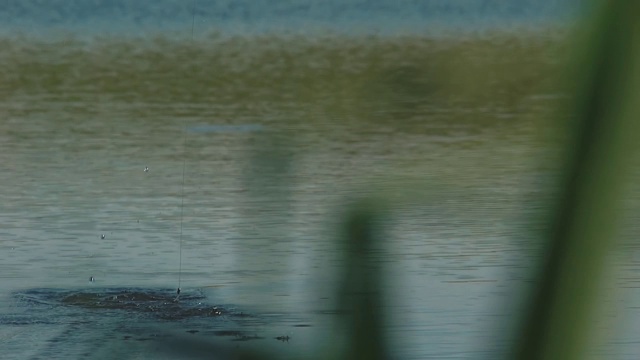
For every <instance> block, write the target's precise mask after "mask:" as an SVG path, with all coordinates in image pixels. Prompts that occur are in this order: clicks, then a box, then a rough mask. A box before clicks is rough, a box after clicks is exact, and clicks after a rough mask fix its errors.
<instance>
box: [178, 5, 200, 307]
mask: <svg viewBox="0 0 640 360" xmlns="http://www.w3.org/2000/svg"><path fill="white" fill-rule="evenodd" d="M195 24H196V0H193V6H192V8H191V42H192V43H193V30H194V28H195ZM186 123H187V119H186V118H185V119H184V121H183V129H182V190H181V194H180V197H181V203H180V255H179V258H180V260H179V263H178V290H176V294H177V295H176V300H178V298H179V297H180V285H181V283H182V229H183V223H184V178H185V170H186V168H187V124H186Z"/></svg>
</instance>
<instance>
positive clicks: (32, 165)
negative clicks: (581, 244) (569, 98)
mask: <svg viewBox="0 0 640 360" xmlns="http://www.w3.org/2000/svg"><path fill="white" fill-rule="evenodd" d="M563 41H564V35H559V34H554V33H549V32H540V33H534V34H531V33H526V34H504V33H500V34H493V35H483V36H479V37H472V36H470V37H467V38H444V39H443V38H438V39H433V38H429V37H426V36H417V35H411V36H398V37H393V36H382V37H371V36H353V37H349V36H343V35H316V36H285V35H283V36H266V35H265V36H262V37H261V36H249V37H247V36H230V37H229V36H222V35H220V34H216V33H212V34H210V35H207V36H201V37H200V39H198V40H197V41H193V42H192V41H189V40H185V39H176V38H172V37H164V36H156V37H154V36H142V37H122V36H117V37H103V38H99V37H98V38H93V39H89V40H87V39H78V38H76V37H73V36H69V37H65V38H57V39H55V40H42V39H41V38H38V39H36V38H30V37H18V36H16V37H11V36H9V37H5V38H2V39H0V42H1V43H2V44H1V45H2V48H3V49H4V50H3V51H2V52H1V53H0V184H2V185H1V186H0V349H1V350H2V356H3V358H5V359H44V358H60V359H68V358H114V357H118V358H132V359H142V358H150V359H151V358H153V359H155V358H163V357H162V356H167V357H169V355H167V354H165V353H164V352H162V350H158V349H157V348H158V344H159V343H163V342H166V341H169V339H174V338H181V337H185V336H186V337H188V339H197V340H202V341H213V342H217V343H220V344H222V345H223V346H228V347H231V348H234V347H239V348H245V347H246V348H249V349H267V350H269V351H273V352H275V353H276V354H278V356H279V357H281V358H290V359H293V358H300V357H307V356H311V355H314V354H317V352H318V351H322V350H323V349H324V348H325V347H327V346H330V345H331V342H332V341H333V337H332V336H331V335H330V334H332V333H333V330H334V329H335V328H339V321H340V317H339V316H338V315H339V308H340V307H339V305H340V304H338V303H337V298H336V278H337V277H338V276H340V274H341V270H342V269H343V268H344V266H345V265H344V264H343V263H342V262H341V261H340V259H341V257H340V248H341V246H340V242H339V239H340V228H339V226H340V224H341V222H342V221H343V220H344V219H343V217H344V207H345V206H346V205H348V204H349V202H350V201H351V200H352V199H354V198H358V197H367V196H373V195H379V193H380V191H384V192H385V193H391V194H393V193H411V189H408V188H407V187H405V186H404V185H402V184H403V183H402V182H401V180H402V179H412V181H413V183H414V184H415V183H416V182H417V183H418V184H420V186H421V192H422V193H423V194H424V193H426V194H427V196H426V198H427V199H425V201H420V202H419V203H420V204H421V205H415V204H414V205H411V206H409V205H406V206H403V205H399V206H397V207H395V208H394V209H393V211H392V214H393V216H392V218H391V219H389V220H388V224H387V225H388V232H387V238H385V239H384V242H383V243H384V246H385V251H384V252H383V253H381V254H380V256H379V259H378V260H379V262H380V264H381V265H382V266H384V268H385V273H386V277H385V280H386V282H385V286H384V289H385V291H386V293H387V294H388V296H387V298H386V301H387V306H386V307H385V308H384V309H381V313H382V312H384V313H385V314H386V315H387V317H388V326H387V328H386V331H387V333H388V334H389V336H390V341H391V344H392V346H393V354H394V357H395V358H402V359H425V358H433V359H463V358H473V359H476V358H482V357H485V358H488V357H492V358H493V357H494V356H496V354H501V353H503V352H504V351H505V350H506V349H508V345H509V342H510V340H511V339H512V336H513V333H512V332H511V331H510V329H511V327H510V326H511V325H513V322H514V321H515V320H516V318H515V314H516V309H517V308H518V304H517V301H515V300H514V299H517V298H518V296H519V295H518V294H519V291H520V290H521V286H522V285H526V284H528V283H529V280H530V279H531V278H532V276H531V274H530V273H529V272H528V269H530V268H531V267H532V265H533V264H535V263H536V260H538V259H539V257H538V255H539V251H540V248H541V247H540V246H539V245H538V244H537V243H536V242H535V240H534V237H533V235H532V233H531V231H532V230H539V229H540V228H541V226H542V225H541V224H540V222H539V221H537V222H536V221H535V220H536V219H537V218H538V217H539V216H540V215H541V214H542V209H543V206H544V205H545V202H544V200H545V199H549V198H550V195H549V190H550V188H549V187H548V186H549V184H552V182H551V181H550V180H552V179H553V177H552V174H553V173H554V170H555V169H556V168H557V165H556V163H555V162H554V161H556V160H557V154H556V153H557V151H556V148H555V147H554V146H553V145H551V143H552V142H551V141H546V140H542V139H546V137H545V136H546V135H548V134H546V133H545V132H544V131H543V130H541V129H544V127H545V126H548V124H550V123H553V122H552V121H549V119H553V118H554V117H555V116H556V115H557V114H556V111H555V109H556V107H557V106H560V105H562V104H564V99H565V98H566V93H564V92H563V90H562V87H561V86H559V85H558V84H557V83H556V80H557V78H556V75H557V74H558V71H559V69H560V68H561V65H559V63H561V62H562V61H561V60H559V59H560V57H561V56H562V51H561V46H560V45H559V44H561V43H562V42H563ZM559 121H561V120H559ZM541 134H543V135H541ZM145 168H148V171H145ZM632 202H633V201H632ZM634 203H635V202H634ZM103 234H104V238H102V236H101V235H103ZM631 250H633V249H631ZM634 257H635V255H634V251H629V252H626V253H625V255H624V256H621V258H622V260H621V263H622V264H624V265H623V266H622V268H623V270H622V274H623V275H619V276H618V277H617V278H616V279H617V281H615V283H616V284H622V285H624V287H626V288H627V289H626V290H625V291H626V292H627V293H628V294H627V295H629V296H630V297H631V298H635V299H637V298H638V296H637V295H638V291H637V286H638V281H639V280H640V279H639V278H638V275H637V272H636V271H635V270H636V266H635V265H634ZM90 277H94V279H95V281H93V282H90V281H89V279H90ZM178 282H180V284H179V286H180V287H181V288H182V290H183V295H182V296H183V298H184V299H185V300H183V302H182V304H184V306H185V308H189V309H191V310H192V309H194V308H199V309H200V308H201V309H207V310H206V311H209V310H210V309H213V308H216V309H220V314H217V313H215V314H213V313H207V314H208V315H203V313H188V314H192V315H193V316H192V315H188V316H187V315H185V314H187V312H180V311H183V309H180V310H179V312H178V313H179V314H182V315H175V316H168V317H167V316H164V317H163V316H155V315H154V314H156V312H154V311H152V310H153V309H151V310H149V306H156V305H157V306H164V305H158V304H160V303H164V302H165V300H166V299H169V300H170V299H171V298H172V297H173V296H174V295H173V294H174V292H175V290H176V288H177V287H178ZM132 291H134V292H139V293H144V294H156V295H154V296H159V297H158V298H157V299H160V300H158V301H160V303H158V304H156V303H146V305H145V306H147V310H149V311H146V310H145V311H142V310H141V309H140V308H139V307H136V306H132V307H131V308H126V306H123V307H124V308H119V307H117V306H115V307H113V308H112V307H109V306H88V305H87V306H75V305H78V303H73V302H72V301H71V300H68V299H67V300H66V301H63V300H62V299H63V298H65V297H66V296H71V295H74V294H76V295H77V294H81V296H85V297H86V298H87V299H98V298H100V299H102V300H95V301H94V300H91V301H94V302H93V304H97V303H98V302H100V304H103V305H104V302H105V301H109V299H112V298H113V296H116V297H117V296H121V297H120V299H122V296H128V295H126V294H128V292H132ZM76 295H74V296H76ZM136 296H137V295H136ZM72 299H78V298H77V297H75V298H72ZM113 299H115V298H113ZM157 299H156V298H154V300H153V301H156V300H157ZM162 299H165V300H162ZM188 299H191V300H188ZM169 300H167V301H166V302H167V303H169V302H170V301H169ZM91 301H89V302H91ZM150 301H151V300H150ZM189 301H191V302H189ZM616 301H617V300H616ZM149 304H150V305H149ZM615 304H620V305H616V306H619V307H620V308H621V309H623V310H624V314H625V317H626V318H627V321H626V322H624V324H623V325H620V324H619V321H618V320H616V318H615V317H613V318H614V321H613V322H612V323H613V325H603V328H604V329H605V330H606V333H609V332H611V331H613V330H611V331H609V330H608V329H609V328H611V329H618V328H622V329H626V331H627V332H626V333H622V332H621V331H620V330H617V332H614V333H615V335H613V336H612V337H611V338H610V339H605V341H604V343H605V344H604V345H599V346H594V348H597V349H596V350H594V351H595V353H596V354H606V356H607V357H608V358H611V357H616V356H617V357H618V358H621V359H622V358H624V359H627V358H628V359H632V358H634V357H633V354H637V353H638V351H639V350H640V344H639V343H638V341H637V339H636V338H634V337H633V336H632V335H633V334H634V333H637V330H638V324H640V322H639V321H638V320H639V319H638V311H637V307H635V306H634V305H633V302H616V303H615ZM614 307H615V306H614ZM191 310H190V311H191ZM176 311H178V310H176ZM184 311H186V310H184ZM203 311H204V310H203ZM216 311H217V310H216ZM159 313H160V314H162V312H161V311H160V312H159ZM171 314H175V313H171ZM212 314H213V315H212ZM634 329H635V331H634ZM282 336H288V337H290V338H289V339H288V341H279V340H278V339H276V338H277V337H282ZM163 354H164V355H163ZM169 358H170V357H169Z"/></svg>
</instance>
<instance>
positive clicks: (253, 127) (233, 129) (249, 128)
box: [187, 124, 264, 134]
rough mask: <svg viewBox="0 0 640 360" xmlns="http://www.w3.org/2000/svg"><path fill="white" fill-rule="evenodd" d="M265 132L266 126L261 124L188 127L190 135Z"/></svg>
mask: <svg viewBox="0 0 640 360" xmlns="http://www.w3.org/2000/svg"><path fill="white" fill-rule="evenodd" d="M263 130H264V126H262V125H260V124H245V125H196V126H190V127H187V132H190V133H200V134H206V133H218V134H234V133H252V132H261V131H263Z"/></svg>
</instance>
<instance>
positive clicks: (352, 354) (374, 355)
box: [340, 202, 388, 360]
mask: <svg viewBox="0 0 640 360" xmlns="http://www.w3.org/2000/svg"><path fill="white" fill-rule="evenodd" d="M378 216H379V212H378V211H376V207H375V206H374V204H372V203H366V202H363V203H361V204H359V205H358V206H356V207H355V208H354V209H353V210H352V212H351V213H350V214H349V216H348V219H347V223H346V229H345V230H346V239H345V240H346V241H347V244H346V247H347V257H346V264H345V277H344V279H343V283H342V284H341V285H342V288H341V289H340V291H341V294H340V295H341V296H340V303H341V304H344V306H346V310H347V318H348V321H349V324H348V325H347V328H348V329H349V330H348V331H349V333H348V335H347V341H348V343H347V346H348V349H347V350H346V351H347V352H346V354H345V355H346V356H345V358H346V359H369V360H375V359H386V358H388V356H387V355H388V353H387V344H386V343H385V336H384V333H383V319H384V316H385V314H383V313H382V309H384V307H383V306H382V294H381V288H382V286H381V276H380V275H381V269H380V261H379V260H376V259H375V258H374V257H373V254H374V247H375V244H376V243H375V240H376V238H378V237H379V236H376V226H375V224H376V220H377V218H378Z"/></svg>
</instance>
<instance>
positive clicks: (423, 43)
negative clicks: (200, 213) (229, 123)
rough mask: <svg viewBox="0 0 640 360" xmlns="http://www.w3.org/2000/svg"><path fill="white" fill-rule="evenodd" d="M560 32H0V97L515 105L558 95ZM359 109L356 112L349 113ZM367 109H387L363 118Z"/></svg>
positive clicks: (401, 107)
mask: <svg viewBox="0 0 640 360" xmlns="http://www.w3.org/2000/svg"><path fill="white" fill-rule="evenodd" d="M563 39H564V38H563V36H560V35H558V34H555V35H554V33H553V32H551V31H549V33H547V32H540V33H531V34H514V33H508V32H504V33H501V32H498V33H489V34H480V35H477V36H472V35H469V37H467V38H447V37H443V38H429V37H420V36H398V37H375V36H371V37H363V36H354V37H345V36H330V35H327V36H320V37H302V36H284V35H283V36H275V35H274V36H269V37H267V36H265V37H252V38H247V37H223V36H221V35H216V34H212V35H211V36H209V37H207V38H206V39H205V40H198V41H196V42H191V41H186V40H184V39H174V38H169V37H162V36H157V37H154V38H146V37H145V38H133V37H132V38H117V37H114V38H96V39H93V40H79V39H75V38H73V37H70V38H66V39H65V38H63V39H59V40H52V41H49V42H42V41H38V40H35V39H33V38H29V37H13V38H4V39H0V46H1V47H2V48H3V52H2V55H0V96H3V97H13V96H18V95H26V94H43V95H45V94H46V95H47V96H49V97H52V96H55V97H57V99H59V100H68V101H73V100H74V99H80V98H81V99H86V98H87V97H90V96H96V97H100V98H102V99H106V100H109V101H121V102H125V103H130V102H144V103H152V104H153V103H155V104H162V103H165V102H167V101H171V102H173V103H183V104H184V103H189V104H211V105H215V104H234V106H235V107H236V108H238V109H239V110H241V111H242V110H243V109H244V111H246V112H248V113H250V112H252V111H253V112H256V111H257V110H259V109H260V107H261V106H268V103H269V102H276V103H283V102H286V103H291V104H292V105H294V104H295V105H299V104H304V105H306V106H308V107H310V109H321V108H322V109H324V110H325V111H328V112H329V115H331V114H332V113H334V114H335V113H338V114H344V113H345V112H346V113H349V114H351V116H349V117H348V118H353V117H358V116H359V117H361V118H365V119H367V120H375V119H378V120H379V121H380V120H384V119H387V121H389V120H388V115H392V116H393V115H396V116H402V114H403V113H408V111H407V110H406V109H405V108H406V107H428V106H435V107H438V108H443V107H446V106H447V105H449V104H451V105H455V106H461V107H465V108H468V107H479V106H480V107H482V108H485V109H495V108H497V107H512V108H515V109H517V106H518V105H519V104H521V103H522V102H526V101H527V100H529V99H528V97H530V96H531V95H532V94H535V93H550V94H552V93H553V94H555V93H557V92H558V88H557V85H558V84H557V82H556V81H555V78H554V76H553V74H556V73H557V72H558V71H559V70H560V68H561V67H560V66H559V65H560V63H559V61H558V54H559V53H561V52H562V49H563V47H564V45H565V44H564V40H563ZM372 102H373V103H374V104H376V103H381V106H380V107H379V108H377V109H376V108H375V107H374V108H372V107H371V104H372ZM390 104H391V105H394V104H395V106H392V107H391V108H389V106H388V105H390ZM360 109H364V110H366V111H367V112H366V113H364V114H359V115H356V114H357V113H358V111H359V110H360ZM385 109H386V110H385ZM378 110H384V111H386V112H387V114H385V115H384V116H374V118H375V119H370V116H371V114H372V113H376V112H377V111H378ZM186 111H188V110H186ZM389 111H390V112H391V113H390V114H389ZM312 120H313V118H310V119H305V121H312ZM316 120H317V122H321V121H320V120H321V119H316Z"/></svg>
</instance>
